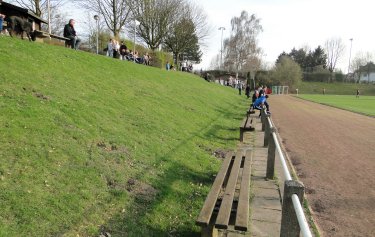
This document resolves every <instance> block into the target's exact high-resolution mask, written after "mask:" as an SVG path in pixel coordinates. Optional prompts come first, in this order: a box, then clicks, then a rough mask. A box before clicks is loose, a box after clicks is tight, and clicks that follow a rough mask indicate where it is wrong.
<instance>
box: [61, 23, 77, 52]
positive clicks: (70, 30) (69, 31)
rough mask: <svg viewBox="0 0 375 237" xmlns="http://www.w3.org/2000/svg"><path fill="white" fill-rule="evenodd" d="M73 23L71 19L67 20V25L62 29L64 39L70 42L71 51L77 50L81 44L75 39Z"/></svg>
mask: <svg viewBox="0 0 375 237" xmlns="http://www.w3.org/2000/svg"><path fill="white" fill-rule="evenodd" d="M74 24H75V21H74V20H73V19H70V20H69V23H68V24H66V25H65V27H64V37H65V38H68V39H69V40H70V44H71V46H72V49H75V50H77V49H78V48H79V45H80V44H81V40H80V39H79V38H78V37H77V34H76V31H75V29H74Z"/></svg>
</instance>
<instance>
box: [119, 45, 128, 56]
mask: <svg viewBox="0 0 375 237" xmlns="http://www.w3.org/2000/svg"><path fill="white" fill-rule="evenodd" d="M127 50H128V47H126V45H125V42H124V41H121V45H120V60H125V59H126V55H127Z"/></svg>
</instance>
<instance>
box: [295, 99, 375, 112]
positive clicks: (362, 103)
mask: <svg viewBox="0 0 375 237" xmlns="http://www.w3.org/2000/svg"><path fill="white" fill-rule="evenodd" d="M298 97H300V98H303V99H306V100H310V101H314V102H317V103H320V104H325V105H330V106H333V107H336V108H340V109H345V110H349V111H353V112H357V113H361V114H366V115H370V116H375V96H359V98H356V96H355V95H299V96H298Z"/></svg>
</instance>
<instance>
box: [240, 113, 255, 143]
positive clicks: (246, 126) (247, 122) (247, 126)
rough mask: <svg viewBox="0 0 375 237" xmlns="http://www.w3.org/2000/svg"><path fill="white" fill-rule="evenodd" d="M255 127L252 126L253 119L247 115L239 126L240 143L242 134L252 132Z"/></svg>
mask: <svg viewBox="0 0 375 237" xmlns="http://www.w3.org/2000/svg"><path fill="white" fill-rule="evenodd" d="M254 130H255V126H254V125H253V118H252V117H250V115H247V116H246V118H244V119H243V120H242V123H241V126H240V142H243V133H244V132H248V131H254Z"/></svg>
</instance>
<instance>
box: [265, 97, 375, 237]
mask: <svg viewBox="0 0 375 237" xmlns="http://www.w3.org/2000/svg"><path fill="white" fill-rule="evenodd" d="M327 98H329V97H327ZM337 98H341V96H338V97H337ZM343 98H345V97H343ZM354 99H355V97H354ZM354 99H353V100H354ZM362 99H364V98H360V100H362ZM348 100H349V98H348ZM269 101H270V105H271V111H272V120H273V122H274V123H275V126H276V127H277V129H278V132H279V135H280V137H281V139H282V144H283V145H284V147H285V150H286V151H287V153H288V156H289V157H290V159H291V161H292V163H293V165H294V168H295V170H296V172H297V175H298V178H299V180H300V181H302V182H303V183H304V185H305V194H306V198H307V200H308V202H309V204H310V207H311V209H312V215H313V217H314V219H315V221H316V223H317V225H318V227H319V229H320V234H321V236H326V237H362V236H375V225H374V223H375V212H374V210H375V191H374V190H375V182H374V181H373V177H374V174H375V162H374V152H375V140H374V137H375V119H374V118H371V117H368V116H363V115H360V114H357V113H352V112H349V111H345V110H341V109H336V108H332V107H327V106H324V105H320V104H318V103H312V102H310V101H306V100H301V99H298V98H296V97H294V96H273V97H270V100H269ZM372 102H374V100H372Z"/></svg>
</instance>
